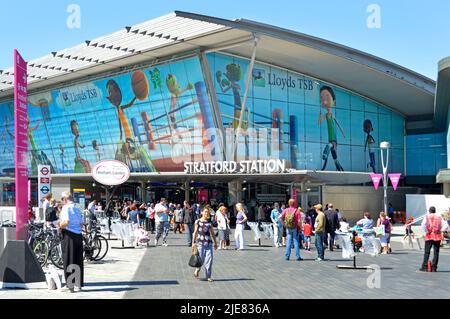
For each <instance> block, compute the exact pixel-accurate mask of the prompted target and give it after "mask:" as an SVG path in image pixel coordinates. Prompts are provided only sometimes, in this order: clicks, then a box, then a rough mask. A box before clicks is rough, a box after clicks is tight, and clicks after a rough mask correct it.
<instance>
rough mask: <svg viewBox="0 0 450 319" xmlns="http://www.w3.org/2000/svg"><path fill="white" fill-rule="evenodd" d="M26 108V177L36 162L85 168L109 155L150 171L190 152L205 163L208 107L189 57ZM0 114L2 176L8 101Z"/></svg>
mask: <svg viewBox="0 0 450 319" xmlns="http://www.w3.org/2000/svg"><path fill="white" fill-rule="evenodd" d="M28 109H29V112H28V113H29V115H28V116H29V123H30V124H29V131H28V137H29V150H30V157H29V163H30V173H31V175H32V176H36V175H37V165H38V164H48V165H51V167H52V172H53V173H87V172H90V170H91V168H92V167H93V165H95V163H97V162H98V161H100V160H104V159H117V160H120V161H122V162H124V163H127V164H128V166H129V167H130V169H131V170H132V171H134V172H154V171H182V170H183V161H184V160H191V157H192V156H193V155H196V156H197V157H196V160H210V158H209V157H206V158H205V157H203V155H204V154H203V153H204V148H206V147H207V144H208V141H207V140H205V139H203V138H202V133H203V132H204V130H205V129H207V128H209V127H211V126H213V124H212V117H211V115H210V114H211V108H210V105H209V99H208V96H207V95H206V89H205V83H204V79H203V73H202V70H201V67H200V62H199V59H198V58H197V57H195V58H189V59H185V60H181V61H178V62H173V63H167V64H161V65H158V66H153V67H151V68H147V69H142V70H136V71H133V72H130V73H125V74H121V75H117V76H114V77H108V78H103V79H100V80H95V81H92V82H86V83H83V84H79V85H76V86H71V87H66V88H63V89H57V90H53V91H51V92H44V93H41V94H38V95H34V96H30V97H29V106H28ZM0 119H1V121H0V123H1V126H0V134H1V136H2V141H1V142H2V144H1V149H0V175H2V176H6V175H12V174H14V152H13V150H14V120H13V119H14V117H13V103H12V102H10V103H3V104H1V105H0ZM197 154H198V155H197ZM205 156H207V154H206V155H205ZM217 156H220V154H218V155H217Z"/></svg>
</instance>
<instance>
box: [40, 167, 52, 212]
mask: <svg viewBox="0 0 450 319" xmlns="http://www.w3.org/2000/svg"><path fill="white" fill-rule="evenodd" d="M51 181H52V180H51V174H50V165H38V203H39V207H40V208H41V207H42V203H43V201H44V197H45V196H46V195H47V194H48V193H50V192H51Z"/></svg>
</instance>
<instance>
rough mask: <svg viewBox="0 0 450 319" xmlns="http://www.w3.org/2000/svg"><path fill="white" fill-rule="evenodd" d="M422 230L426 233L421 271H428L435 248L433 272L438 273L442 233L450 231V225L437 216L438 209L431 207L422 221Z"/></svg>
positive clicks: (432, 264)
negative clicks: (449, 226)
mask: <svg viewBox="0 0 450 319" xmlns="http://www.w3.org/2000/svg"><path fill="white" fill-rule="evenodd" d="M422 229H423V231H424V233H425V253H424V255H423V262H422V267H421V268H420V269H419V270H420V271H427V270H428V260H429V258H430V253H431V247H433V251H434V254H433V261H432V262H431V267H430V268H431V269H430V270H431V271H432V272H436V271H437V267H438V262H439V249H440V246H441V241H442V239H443V237H442V233H443V232H444V231H446V230H447V229H448V223H447V222H444V221H443V219H442V217H441V216H438V215H436V208H435V207H434V206H431V207H430V208H429V209H428V214H427V215H426V216H425V218H424V219H423V221H422Z"/></svg>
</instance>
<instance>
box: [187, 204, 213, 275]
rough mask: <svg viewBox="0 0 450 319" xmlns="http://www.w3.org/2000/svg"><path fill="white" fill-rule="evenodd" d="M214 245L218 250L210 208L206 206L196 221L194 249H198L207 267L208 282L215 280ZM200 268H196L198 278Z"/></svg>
mask: <svg viewBox="0 0 450 319" xmlns="http://www.w3.org/2000/svg"><path fill="white" fill-rule="evenodd" d="M213 242H214V246H213ZM213 247H214V250H217V240H216V236H215V235H214V229H213V227H212V224H211V216H210V210H209V208H206V207H205V208H204V209H203V211H202V217H201V218H200V219H198V220H196V221H195V229H194V235H193V242H192V250H193V251H195V250H198V254H199V256H200V259H201V260H202V264H203V265H202V266H204V267H205V275H206V280H208V282H213V281H214V280H213V279H212V265H213V257H214V254H213ZM200 269H201V268H196V269H195V271H194V277H195V278H198V276H199V273H200Z"/></svg>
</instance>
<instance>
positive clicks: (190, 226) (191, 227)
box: [184, 224, 194, 247]
mask: <svg viewBox="0 0 450 319" xmlns="http://www.w3.org/2000/svg"><path fill="white" fill-rule="evenodd" d="M184 231H185V232H186V238H187V243H188V246H189V247H191V246H192V234H194V224H184Z"/></svg>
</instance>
